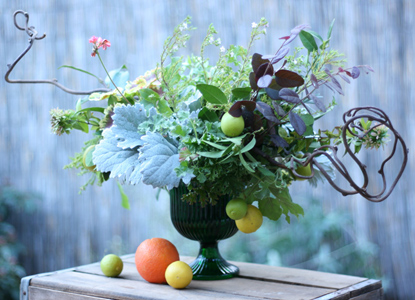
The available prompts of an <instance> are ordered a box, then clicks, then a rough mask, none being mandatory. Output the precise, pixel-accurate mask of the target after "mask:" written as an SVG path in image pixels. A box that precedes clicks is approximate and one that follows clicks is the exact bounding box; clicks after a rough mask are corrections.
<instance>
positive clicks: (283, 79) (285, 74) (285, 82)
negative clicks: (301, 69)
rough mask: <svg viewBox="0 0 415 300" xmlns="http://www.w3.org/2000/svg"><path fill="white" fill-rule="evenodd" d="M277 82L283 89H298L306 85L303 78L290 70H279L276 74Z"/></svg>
mask: <svg viewBox="0 0 415 300" xmlns="http://www.w3.org/2000/svg"><path fill="white" fill-rule="evenodd" d="M275 81H276V82H277V83H278V85H279V86H281V87H297V86H302V85H303V84H304V79H303V77H301V76H300V75H298V74H297V73H295V72H293V71H289V70H278V71H277V72H275Z"/></svg>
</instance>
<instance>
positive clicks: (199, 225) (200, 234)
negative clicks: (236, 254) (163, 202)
mask: <svg viewBox="0 0 415 300" xmlns="http://www.w3.org/2000/svg"><path fill="white" fill-rule="evenodd" d="M185 193H187V188H186V186H185V185H183V184H181V185H180V186H179V187H178V188H173V189H172V190H170V216H171V220H172V222H173V225H174V227H175V228H176V230H177V231H178V232H179V233H180V234H181V235H183V236H184V237H186V238H188V239H191V240H194V241H198V242H199V243H200V250H199V254H198V256H197V258H196V259H195V260H194V261H193V262H192V263H190V267H191V268H192V270H193V279H196V280H220V279H227V278H232V277H235V276H238V274H239V269H238V267H236V266H234V265H232V264H230V263H228V262H227V261H226V260H225V259H223V258H222V256H221V255H220V253H219V248H218V242H219V241H220V240H223V239H227V238H229V237H231V236H233V235H234V234H235V233H236V232H237V231H238V228H237V227H236V225H235V221H234V220H232V219H230V218H229V217H228V216H227V214H226V204H227V203H228V202H229V201H230V200H231V199H230V197H229V196H223V197H220V198H219V199H218V201H217V203H216V204H215V205H210V204H207V205H205V206H202V205H201V204H200V202H198V201H197V202H196V203H194V204H189V203H187V202H185V201H182V196H183V194H185Z"/></svg>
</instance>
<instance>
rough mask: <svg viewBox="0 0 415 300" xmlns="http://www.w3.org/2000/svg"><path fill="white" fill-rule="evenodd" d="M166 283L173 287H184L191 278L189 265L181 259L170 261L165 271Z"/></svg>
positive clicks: (191, 273)
mask: <svg viewBox="0 0 415 300" xmlns="http://www.w3.org/2000/svg"><path fill="white" fill-rule="evenodd" d="M165 277H166V281H167V283H168V284H169V285H170V286H171V287H173V288H175V289H184V288H185V287H186V286H188V285H189V284H190V282H191V281H192V279H193V272H192V269H191V268H190V266H189V265H188V264H187V263H185V262H183V261H179V260H178V261H175V262H172V263H171V264H170V265H169V266H168V267H167V269H166V273H165Z"/></svg>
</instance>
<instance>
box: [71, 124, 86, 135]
mask: <svg viewBox="0 0 415 300" xmlns="http://www.w3.org/2000/svg"><path fill="white" fill-rule="evenodd" d="M73 128H75V129H78V130H81V131H83V132H85V133H88V132H89V127H88V124H86V123H83V122H76V123H75V124H74V126H73Z"/></svg>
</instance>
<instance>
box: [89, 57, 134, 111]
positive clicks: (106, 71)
mask: <svg viewBox="0 0 415 300" xmlns="http://www.w3.org/2000/svg"><path fill="white" fill-rule="evenodd" d="M96 54H97V55H98V58H99V61H100V62H101V65H102V67H103V68H104V70H105V73H107V76H108V78H109V79H110V80H111V82H112V84H113V85H114V86H115V88H116V89H117V91H118V93H120V95H121V96H122V97H123V98H124V100H125V101H127V103H129V101H128V99H127V98H125V96H124V94H123V93H122V92H121V91H120V89H119V88H118V86H117V85H116V84H115V82H114V81H113V80H112V78H111V76H110V74H109V73H108V70H107V68H106V67H105V64H104V62H103V61H102V59H101V55H99V52H98V51H97V52H96Z"/></svg>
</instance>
